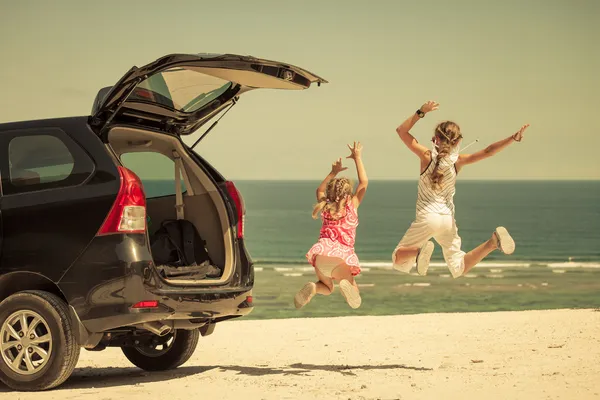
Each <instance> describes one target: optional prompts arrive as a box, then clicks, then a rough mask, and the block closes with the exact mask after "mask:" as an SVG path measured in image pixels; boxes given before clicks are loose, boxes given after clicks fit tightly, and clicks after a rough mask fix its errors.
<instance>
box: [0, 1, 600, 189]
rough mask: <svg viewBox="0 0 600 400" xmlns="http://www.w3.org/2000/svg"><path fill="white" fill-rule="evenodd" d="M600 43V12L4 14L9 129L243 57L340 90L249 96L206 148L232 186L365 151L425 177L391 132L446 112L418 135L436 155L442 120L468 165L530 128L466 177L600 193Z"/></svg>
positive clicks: (217, 7) (393, 168) (333, 7)
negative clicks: (206, 63)
mask: <svg viewBox="0 0 600 400" xmlns="http://www.w3.org/2000/svg"><path fill="white" fill-rule="evenodd" d="M599 38H600V2H599V1H596V0H562V1H558V0H528V1H515V0H502V1H499V0H495V1H488V0H479V1H477V0H473V1H467V0H430V1H425V2H422V1H414V0H410V1H405V0H395V1H392V0H390V1H384V0H379V1H377V0H372V1H353V0H345V1H341V0H340V1H333V0H331V1H313V0H305V1H302V2H285V1H282V0H277V1H267V0H253V1H247V0H229V1H226V2H225V1H223V2H215V1H204V0H195V1H177V2H172V3H170V2H165V1H154V0H153V1H150V0H148V1H137V0H120V1H114V0H104V1H102V2H98V1H87V0H86V1H83V0H82V1H71V0H56V1H53V2H46V1H42V0H38V1H29V0H19V2H16V1H12V0H0V81H1V82H2V85H1V87H2V88H3V90H2V91H0V123H2V122H10V121H19V120H29V119H42V118H53V117H62V116H77V115H88V114H89V113H90V110H91V107H92V102H93V99H94V97H95V95H96V93H97V91H98V89H100V88H101V87H104V86H109V85H112V84H114V83H115V82H116V81H117V80H118V79H119V78H120V77H121V76H122V75H123V74H124V73H125V72H127V70H129V68H131V67H132V66H134V65H136V66H142V65H144V64H147V63H149V62H152V61H153V60H155V59H156V58H159V57H161V56H163V55H166V54H170V53H233V54H242V55H253V56H256V57H262V58H266V59H272V60H278V61H283V62H286V63H290V64H293V65H297V66H300V67H302V68H305V69H307V70H309V71H312V72H314V73H316V74H318V75H320V76H322V77H323V78H325V79H327V80H328V81H329V82H330V83H329V84H326V85H322V86H321V87H316V86H314V87H311V88H310V89H308V90H305V91H283V90H257V91H254V92H250V93H247V94H244V95H242V97H241V99H240V102H239V103H238V104H237V105H236V106H235V107H234V108H233V109H232V110H231V111H230V112H229V113H228V114H227V115H226V116H225V117H224V118H223V119H222V120H221V122H220V123H219V125H218V126H217V127H216V128H215V129H214V130H213V131H212V132H211V133H210V134H209V135H208V136H207V137H206V138H205V139H204V140H203V141H202V142H201V143H200V144H199V145H198V146H197V147H196V150H197V151H198V152H199V153H200V154H202V155H203V156H204V157H205V158H206V159H207V160H209V161H210V162H211V163H212V164H213V165H214V166H215V167H216V168H217V169H218V170H219V171H221V172H222V173H223V174H224V175H226V176H227V177H228V178H232V179H322V178H323V177H324V176H325V175H326V174H327V173H328V172H329V169H330V166H331V163H332V162H333V161H334V160H335V159H336V158H338V157H346V156H347V155H348V154H349V152H348V150H347V147H346V144H347V143H351V142H353V141H355V140H356V141H361V142H362V143H363V146H364V151H363V154H364V155H363V159H364V163H365V165H366V168H367V173H368V175H369V178H371V179H416V178H417V177H418V174H419V162H418V159H417V158H416V157H415V156H414V155H413V154H412V153H410V152H409V150H408V149H406V148H405V147H404V146H403V145H402V142H401V141H400V140H399V138H398V137H397V134H396V132H395V128H396V127H397V126H398V125H399V124H401V123H402V122H403V121H404V119H406V118H407V117H408V116H410V115H411V114H412V113H414V111H415V110H416V109H417V108H419V107H420V106H421V105H422V104H423V103H424V102H425V101H427V100H435V101H438V102H439V103H440V109H439V110H438V111H436V112H434V113H431V114H429V115H427V116H426V118H425V119H424V120H422V121H419V122H418V123H417V125H416V126H415V128H414V129H413V130H412V133H413V134H414V135H415V136H416V137H417V139H418V140H419V141H420V142H422V143H426V144H427V145H429V143H430V141H429V140H430V138H431V136H432V133H433V129H434V127H435V125H436V124H437V123H438V122H441V121H443V120H447V119H450V120H453V121H455V122H457V123H458V124H459V125H460V126H461V129H462V133H463V136H464V143H463V144H464V145H467V144H469V143H471V142H472V141H473V140H475V139H479V142H478V143H477V144H475V145H473V146H471V147H470V148H469V149H468V152H472V151H476V150H480V149H483V148H484V147H485V146H486V145H488V144H490V143H492V142H494V141H496V140H499V139H503V138H505V137H507V136H509V135H511V134H513V133H514V132H516V131H517V130H518V129H519V127H520V126H521V125H523V124H525V123H529V124H531V127H530V128H529V130H528V131H527V132H526V135H525V139H524V140H523V142H521V143H515V144H513V145H511V146H510V147H509V148H508V149H507V150H505V151H504V152H502V153H500V154H499V155H498V156H496V157H493V158H492V159H488V160H485V161H483V162H481V163H480V164H477V165H474V166H472V167H468V168H465V169H464V170H463V171H461V176H462V177H463V178H464V179H600V157H599V149H600V119H599V118H598V116H599V115H600V111H599V110H600V96H599V92H600V74H599V71H600V50H599V49H600V46H599V45H598V39H599ZM200 134H201V131H199V132H197V133H195V134H192V135H191V136H190V137H189V138H186V139H185V140H186V142H188V143H192V142H193V141H195V139H196V138H197V137H198V136H199V135H200ZM349 161H351V160H345V164H347V166H348V167H349V168H350V171H352V168H353V165H352V163H351V162H349ZM148 168H149V169H150V171H149V172H151V173H153V172H156V174H157V175H162V172H163V171H158V170H157V171H153V170H152V168H153V166H152V165H149V166H148ZM154 168H158V167H156V166H154ZM170 173H171V171H169V174H170ZM350 175H351V176H352V172H350Z"/></svg>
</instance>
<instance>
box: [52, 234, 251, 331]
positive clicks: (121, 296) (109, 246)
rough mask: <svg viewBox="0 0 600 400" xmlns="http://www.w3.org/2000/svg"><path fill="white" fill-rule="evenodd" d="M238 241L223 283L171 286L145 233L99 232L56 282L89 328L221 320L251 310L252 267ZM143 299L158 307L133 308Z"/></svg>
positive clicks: (247, 312) (85, 326)
mask: <svg viewBox="0 0 600 400" xmlns="http://www.w3.org/2000/svg"><path fill="white" fill-rule="evenodd" d="M238 244H239V246H240V249H239V254H238V255H237V257H236V264H238V265H236V271H234V273H233V275H232V277H231V279H230V280H229V281H228V282H227V283H225V284H223V285H220V286H204V287H193V286H174V285H170V284H169V283H168V282H166V281H165V280H163V279H162V278H161V277H160V276H159V275H158V273H157V272H156V269H155V268H154V264H153V262H152V256H151V253H150V251H149V250H148V245H147V238H146V236H145V235H139V234H138V235H109V236H101V237H97V238H95V239H94V240H93V241H92V243H91V244H90V245H89V246H88V248H87V249H86V251H85V252H84V253H83V254H82V255H81V257H80V258H79V259H78V260H77V262H76V263H74V264H73V266H71V268H70V269H69V270H68V271H67V272H66V273H65V275H64V276H63V277H62V278H61V280H60V281H59V282H58V285H59V287H60V289H61V290H62V291H63V293H64V294H65V296H66V298H67V301H68V302H69V305H70V306H71V308H72V314H74V317H76V319H78V320H79V321H80V322H81V324H82V325H83V327H84V328H85V331H87V333H95V332H105V331H108V330H111V329H116V328H120V327H127V326H137V325H140V324H143V323H145V322H152V321H163V322H166V323H169V324H171V325H177V324H179V323H182V324H184V323H188V324H192V326H193V325H198V326H201V325H202V324H206V323H214V322H218V321H223V320H226V319H229V318H234V317H239V316H244V315H247V314H249V313H250V312H251V311H252V309H253V306H252V301H251V296H252V285H253V283H254V277H253V268H252V266H251V263H250V261H249V257H247V254H246V253H245V249H244V248H243V244H242V243H238ZM142 301H156V302H158V306H157V307H153V308H134V307H133V306H134V305H135V304H137V303H139V302H142ZM175 322H177V323H175ZM83 333H85V332H83Z"/></svg>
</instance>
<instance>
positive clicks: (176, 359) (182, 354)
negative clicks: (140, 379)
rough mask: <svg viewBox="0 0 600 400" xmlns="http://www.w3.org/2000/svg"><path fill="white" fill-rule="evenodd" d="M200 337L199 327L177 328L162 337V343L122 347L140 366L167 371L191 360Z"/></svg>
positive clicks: (135, 363)
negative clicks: (190, 328)
mask: <svg viewBox="0 0 600 400" xmlns="http://www.w3.org/2000/svg"><path fill="white" fill-rule="evenodd" d="M157 337H158V336H157ZM199 337H200V332H199V331H198V329H194V330H185V329H177V330H175V331H174V332H173V333H170V334H168V335H167V336H166V337H163V338H160V339H161V343H160V344H155V343H149V344H145V345H139V346H128V347H122V348H121V349H122V350H123V354H125V357H127V359H128V360H129V361H131V362H132V363H133V364H134V365H135V366H137V367H138V368H141V369H143V370H146V371H165V370H168V369H174V368H177V367H179V366H180V365H182V364H183V363H185V362H186V361H187V360H189V359H190V357H191V356H192V354H194V351H195V350H196V346H197V345H198V338H199Z"/></svg>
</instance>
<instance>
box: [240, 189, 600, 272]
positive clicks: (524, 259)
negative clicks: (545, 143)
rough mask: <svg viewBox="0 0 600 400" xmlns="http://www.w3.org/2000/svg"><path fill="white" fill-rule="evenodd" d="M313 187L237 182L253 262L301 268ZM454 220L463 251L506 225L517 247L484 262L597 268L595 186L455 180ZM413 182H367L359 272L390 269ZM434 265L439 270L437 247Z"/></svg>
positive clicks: (315, 224) (599, 197)
mask: <svg viewBox="0 0 600 400" xmlns="http://www.w3.org/2000/svg"><path fill="white" fill-rule="evenodd" d="M318 184H319V182H305V181H287V182H286V181H237V182H236V185H237V187H238V189H239V190H240V191H241V192H242V195H243V197H244V200H245V202H246V208H247V214H246V235H245V237H246V243H247V246H248V249H249V251H250V253H251V255H252V257H253V258H254V260H255V262H256V263H257V264H258V265H262V266H265V267H269V266H285V265H298V266H301V265H306V266H308V264H306V260H305V258H304V254H305V253H306V251H307V250H308V249H309V248H310V246H311V245H312V244H313V243H314V242H315V241H316V240H317V238H318V234H319V228H320V221H318V220H313V219H312V218H311V211H312V206H313V204H314V203H315V189H316V187H317V186H318ZM456 190H457V193H456V196H455V204H456V220H457V225H458V229H459V235H460V236H461V238H462V243H463V249H464V250H465V251H468V250H470V249H472V248H473V247H475V246H477V245H479V244H480V243H481V242H483V241H485V240H487V239H488V238H489V237H490V235H491V232H492V231H493V230H494V229H495V227H496V226H505V227H506V228H507V229H508V230H509V232H510V233H511V235H512V236H513V237H514V239H515V241H516V244H517V247H516V251H515V253H514V254H512V255H511V256H506V255H504V254H501V253H500V252H494V253H492V254H491V255H490V256H489V257H488V258H486V259H485V260H484V264H488V265H494V266H498V267H501V266H518V265H523V264H526V265H534V264H535V265H547V266H551V267H552V266H558V267H568V266H586V267H600V182H599V181H492V182H490V181H459V182H458V183H457V188H456ZM416 193H417V183H416V181H372V182H370V183H369V189H368V191H367V194H366V196H365V199H364V201H363V203H362V205H361V207H360V208H359V220H360V225H359V227H358V229H357V239H356V252H357V254H358V256H359V258H360V260H361V265H362V266H363V267H367V268H368V267H385V266H391V254H392V251H393V249H394V247H395V246H396V245H397V243H398V241H399V240H400V239H401V238H402V235H403V234H404V232H405V231H406V229H407V228H408V226H409V225H410V223H411V222H412V220H413V219H414V216H415V199H416ZM432 262H433V264H432V266H434V267H435V266H443V265H444V264H443V258H442V254H441V249H440V248H439V246H436V250H435V252H434V255H433V257H432Z"/></svg>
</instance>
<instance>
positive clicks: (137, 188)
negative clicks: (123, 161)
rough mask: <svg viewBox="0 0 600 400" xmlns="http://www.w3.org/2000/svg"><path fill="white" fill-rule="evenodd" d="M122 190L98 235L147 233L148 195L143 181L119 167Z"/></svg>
mask: <svg viewBox="0 0 600 400" xmlns="http://www.w3.org/2000/svg"><path fill="white" fill-rule="evenodd" d="M118 168H119V174H120V175H121V188H120V189H119V193H118V194H117V199H116V200H115V202H114V204H113V206H112V208H111V210H110V212H109V213H108V216H107V217H106V220H105V221H104V223H103V224H102V227H101V228H100V231H98V235H110V234H114V233H145V232H146V195H145V193H144V186H143V185H142V181H141V180H140V178H138V176H137V175H136V174H134V173H133V172H132V171H130V170H128V169H127V168H124V167H121V166H119V167H118Z"/></svg>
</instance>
